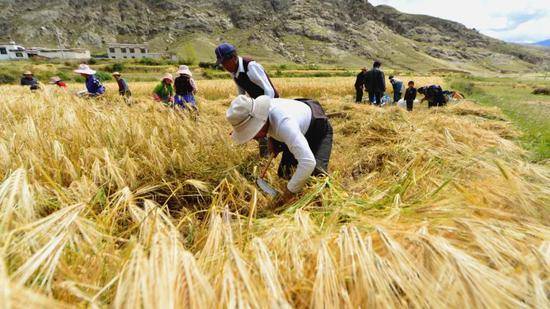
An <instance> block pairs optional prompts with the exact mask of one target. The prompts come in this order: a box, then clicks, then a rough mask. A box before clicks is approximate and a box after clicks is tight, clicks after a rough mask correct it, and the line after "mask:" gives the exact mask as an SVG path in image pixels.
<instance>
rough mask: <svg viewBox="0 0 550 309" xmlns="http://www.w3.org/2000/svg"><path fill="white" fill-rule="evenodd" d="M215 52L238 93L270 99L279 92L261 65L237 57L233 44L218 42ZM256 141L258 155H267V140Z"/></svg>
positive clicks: (276, 96) (277, 95) (275, 96)
mask: <svg viewBox="0 0 550 309" xmlns="http://www.w3.org/2000/svg"><path fill="white" fill-rule="evenodd" d="M215 54H216V59H217V64H220V65H221V66H223V68H224V69H225V70H226V71H227V72H229V73H230V74H231V77H232V78H233V81H234V82H235V84H236V85H237V89H238V94H240V95H241V94H247V95H249V96H250V97H251V98H253V99H256V98H258V97H259V96H262V95H265V96H268V97H270V98H272V99H273V98H278V97H279V93H278V92H277V90H276V89H275V86H273V83H272V82H271V79H270V78H269V76H268V75H267V73H266V72H265V70H264V68H263V67H262V65H261V64H259V63H258V62H256V61H254V60H252V59H250V58H246V57H245V58H243V57H239V56H238V54H237V49H236V48H235V46H233V45H231V44H228V43H223V44H220V45H219V46H218V47H217V48H216V50H215ZM258 142H259V143H260V156H262V157H267V156H268V149H267V140H266V139H259V140H258Z"/></svg>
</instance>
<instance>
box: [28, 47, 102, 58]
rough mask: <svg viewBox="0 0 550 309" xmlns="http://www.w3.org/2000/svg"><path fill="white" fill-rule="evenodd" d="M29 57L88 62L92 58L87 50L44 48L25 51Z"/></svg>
mask: <svg viewBox="0 0 550 309" xmlns="http://www.w3.org/2000/svg"><path fill="white" fill-rule="evenodd" d="M27 54H28V55H29V57H38V58H44V59H75V60H89V59H90V58H91V57H92V56H91V54H90V51H89V50H85V49H72V48H64V49H54V48H44V47H32V48H30V49H27Z"/></svg>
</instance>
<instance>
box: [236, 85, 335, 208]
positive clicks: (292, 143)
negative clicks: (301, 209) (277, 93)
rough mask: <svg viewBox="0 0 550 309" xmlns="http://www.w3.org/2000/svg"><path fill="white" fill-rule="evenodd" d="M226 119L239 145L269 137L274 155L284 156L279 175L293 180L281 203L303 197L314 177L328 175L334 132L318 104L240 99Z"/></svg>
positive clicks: (262, 97) (304, 100) (261, 97)
mask: <svg viewBox="0 0 550 309" xmlns="http://www.w3.org/2000/svg"><path fill="white" fill-rule="evenodd" d="M226 117H227V120H228V121H229V123H230V124H231V126H232V127H233V133H232V135H231V136H232V139H233V141H234V142H235V143H237V144H244V143H246V142H248V141H250V140H252V139H256V140H257V139H262V138H266V137H269V150H270V152H271V153H272V155H275V156H276V155H278V154H279V153H280V152H282V153H283V155H282V159H281V163H280V165H279V169H278V175H279V176H280V177H283V178H285V179H289V178H290V180H289V182H288V185H287V187H286V189H285V192H284V193H283V196H282V198H281V202H283V203H286V202H288V201H290V200H291V199H292V198H293V196H294V195H295V194H296V193H299V192H300V191H301V190H302V188H303V187H304V185H305V183H306V181H307V179H308V178H309V177H310V176H312V175H314V176H316V175H320V174H326V173H327V169H328V164H329V159H330V154H331V152H332V138H333V132H332V126H331V125H330V122H329V120H328V118H327V116H326V115H325V112H324V110H323V108H322V107H321V105H320V104H319V103H318V102H316V101H313V100H309V99H297V100H291V99H278V98H275V99H272V98H270V97H268V96H260V97H258V98H256V99H253V98H250V97H247V96H244V95H240V96H238V97H237V98H236V99H235V100H234V101H233V102H232V103H231V106H230V107H229V109H228V110H227V113H226ZM293 171H294V173H293V174H292V172H293ZM291 174H292V177H291Z"/></svg>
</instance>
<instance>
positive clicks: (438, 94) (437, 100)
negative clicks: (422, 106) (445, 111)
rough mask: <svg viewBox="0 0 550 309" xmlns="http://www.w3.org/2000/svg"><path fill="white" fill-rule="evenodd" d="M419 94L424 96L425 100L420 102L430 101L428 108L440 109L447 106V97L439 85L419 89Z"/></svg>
mask: <svg viewBox="0 0 550 309" xmlns="http://www.w3.org/2000/svg"><path fill="white" fill-rule="evenodd" d="M418 93H420V94H422V95H424V98H422V100H421V101H420V103H423V102H424V101H428V108H432V107H440V106H444V105H445V104H447V101H446V99H445V96H444V95H443V89H441V86H439V85H431V86H424V87H420V88H418Z"/></svg>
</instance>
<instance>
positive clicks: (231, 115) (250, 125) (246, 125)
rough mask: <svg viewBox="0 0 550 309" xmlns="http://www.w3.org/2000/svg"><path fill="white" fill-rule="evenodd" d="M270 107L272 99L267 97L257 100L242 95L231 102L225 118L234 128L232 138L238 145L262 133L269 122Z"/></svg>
mask: <svg viewBox="0 0 550 309" xmlns="http://www.w3.org/2000/svg"><path fill="white" fill-rule="evenodd" d="M270 106H271V98H270V97H268V96H265V95H264V96H261V97H258V98H257V99H252V98H250V97H247V96H244V95H240V96H238V97H237V98H235V100H233V102H231V106H230V107H229V109H228V110H227V112H226V114H225V117H226V118H227V121H229V123H230V124H231V126H232V127H233V133H232V134H231V137H232V138H233V141H234V142H235V143H236V144H238V145H240V144H244V143H246V142H248V141H250V140H251V139H253V138H254V136H256V134H258V132H260V130H261V129H262V127H263V126H264V125H265V124H266V122H267V119H268V116H269V107H270Z"/></svg>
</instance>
